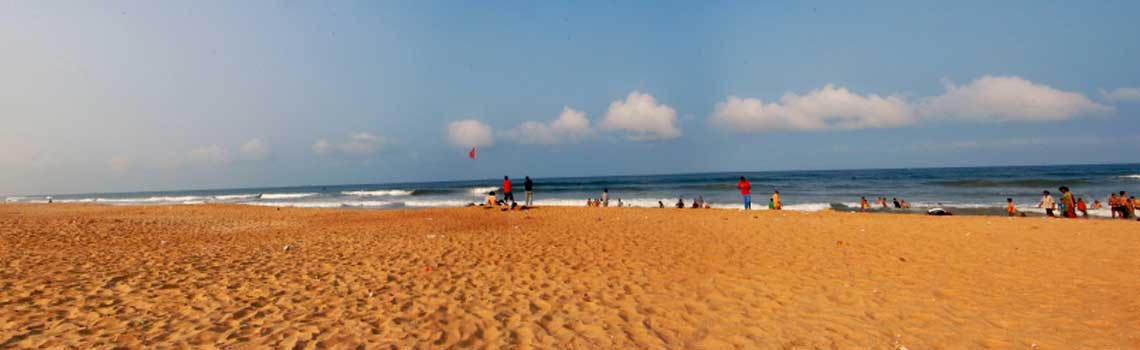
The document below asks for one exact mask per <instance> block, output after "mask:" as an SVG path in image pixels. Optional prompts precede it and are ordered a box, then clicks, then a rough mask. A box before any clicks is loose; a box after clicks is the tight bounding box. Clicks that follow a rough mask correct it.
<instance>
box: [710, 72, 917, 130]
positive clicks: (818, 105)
mask: <svg viewBox="0 0 1140 350" xmlns="http://www.w3.org/2000/svg"><path fill="white" fill-rule="evenodd" d="M914 120H915V117H914V109H913V108H912V107H911V106H910V104H908V103H907V101H906V99H905V98H903V97H901V96H897V95H895V96H886V97H881V96H879V95H875V94H869V95H866V96H863V95H859V94H856V93H853V92H851V91H850V90H848V89H847V88H844V87H837V86H834V85H830V84H829V85H826V86H824V87H823V88H822V89H818V90H813V91H811V92H808V93H807V94H805V95H803V96H801V95H798V94H796V93H793V92H788V93H785V94H784V96H783V97H781V98H780V100H779V101H778V102H772V103H764V102H763V101H761V100H759V99H755V98H739V97H736V96H729V97H728V99H727V100H725V101H724V102H721V103H717V105H716V111H715V112H713V116H712V119H711V121H712V122H713V123H714V124H717V125H720V126H721V127H724V128H726V129H728V130H734V131H744V132H760V131H774V130H839V129H866V128H889V127H898V126H904V125H908V124H911V123H913V122H914Z"/></svg>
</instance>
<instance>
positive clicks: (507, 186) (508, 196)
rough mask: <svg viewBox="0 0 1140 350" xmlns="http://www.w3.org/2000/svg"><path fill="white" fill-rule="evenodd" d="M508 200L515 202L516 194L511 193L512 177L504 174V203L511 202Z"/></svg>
mask: <svg viewBox="0 0 1140 350" xmlns="http://www.w3.org/2000/svg"><path fill="white" fill-rule="evenodd" d="M507 200H510V201H511V202H514V201H515V194H514V193H511V178H509V177H506V176H503V203H509V202H507Z"/></svg>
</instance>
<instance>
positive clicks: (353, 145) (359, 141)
mask: <svg viewBox="0 0 1140 350" xmlns="http://www.w3.org/2000/svg"><path fill="white" fill-rule="evenodd" d="M383 142H384V140H383V139H382V138H380V137H379V136H376V135H373V134H369V133H366V132H360V133H355V134H352V135H350V136H349V137H348V141H346V142H345V143H342V144H340V146H339V148H340V151H341V152H344V153H347V154H353V155H358V156H363V155H369V154H373V153H376V150H377V149H378V148H379V147H380V144H381V143H383Z"/></svg>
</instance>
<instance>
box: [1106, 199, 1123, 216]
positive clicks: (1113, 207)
mask: <svg viewBox="0 0 1140 350" xmlns="http://www.w3.org/2000/svg"><path fill="white" fill-rule="evenodd" d="M1108 210H1109V211H1111V212H1112V218H1113V219H1115V218H1116V215H1117V214H1118V213H1120V198H1117V197H1116V193H1113V194H1112V195H1111V196H1109V197H1108Z"/></svg>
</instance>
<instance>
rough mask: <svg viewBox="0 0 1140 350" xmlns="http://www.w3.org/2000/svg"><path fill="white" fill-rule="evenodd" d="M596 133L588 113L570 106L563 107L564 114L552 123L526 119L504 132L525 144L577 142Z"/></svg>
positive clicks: (512, 138) (510, 137)
mask: <svg viewBox="0 0 1140 350" xmlns="http://www.w3.org/2000/svg"><path fill="white" fill-rule="evenodd" d="M595 134H596V132H594V130H593V129H591V128H590V119H587V118H586V113H585V112H582V111H578V110H574V109H573V108H570V107H569V106H565V107H562V114H560V115H559V116H558V119H555V120H553V121H551V122H550V123H542V122H535V121H526V122H523V123H522V124H519V126H517V127H515V128H514V129H511V130H507V131H504V132H503V136H505V137H507V138H508V139H511V140H514V141H515V142H518V143H523V144H557V143H565V142H575V141H578V140H581V139H584V138H587V137H591V136H593V135H595Z"/></svg>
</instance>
